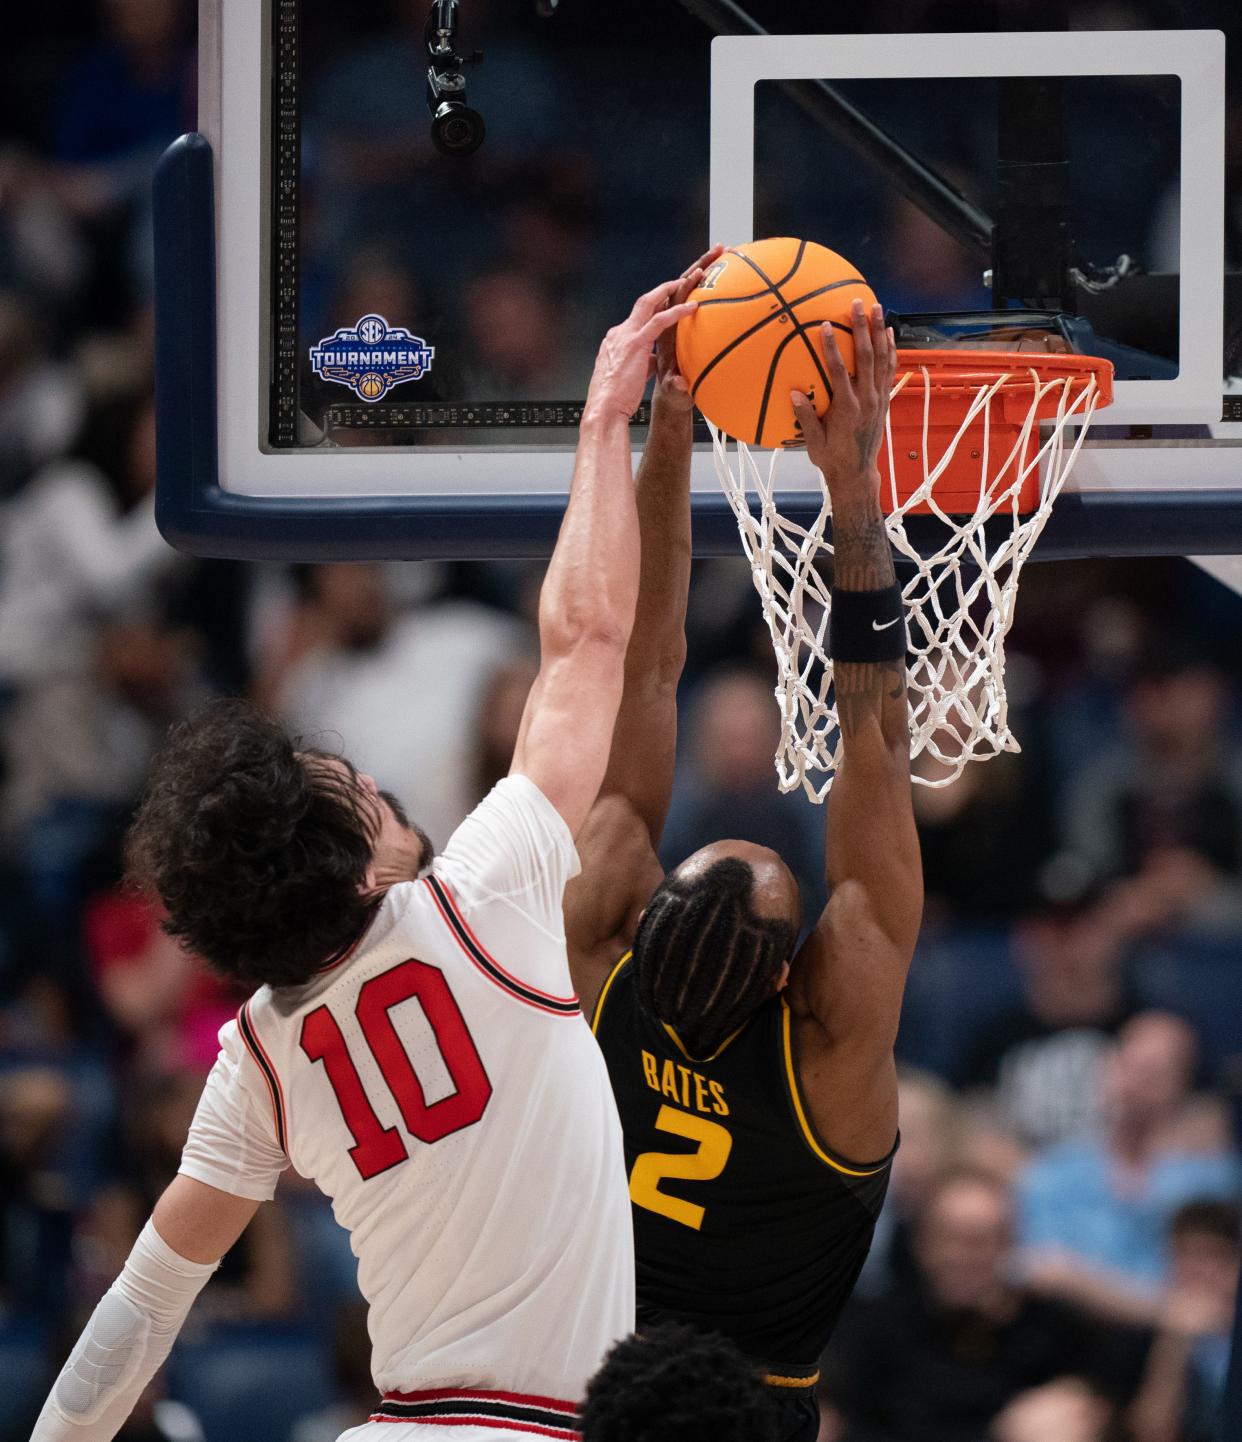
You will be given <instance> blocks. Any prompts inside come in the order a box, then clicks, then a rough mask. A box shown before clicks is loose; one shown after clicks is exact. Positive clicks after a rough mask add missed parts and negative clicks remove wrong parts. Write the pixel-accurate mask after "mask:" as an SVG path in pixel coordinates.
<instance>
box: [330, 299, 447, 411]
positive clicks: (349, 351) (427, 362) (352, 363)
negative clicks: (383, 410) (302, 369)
mask: <svg viewBox="0 0 1242 1442" xmlns="http://www.w3.org/2000/svg"><path fill="white" fill-rule="evenodd" d="M435 354H436V351H435V347H434V346H430V345H428V344H427V342H426V341H425V340H423V338H422V336H421V335H411V334H410V332H409V331H408V330H405V329H404V328H403V327H401V326H399V325H391V326H390V325H389V324H388V322H387V321H386V320H385V319H384V317H383V316H382V315H364V316H363V317H362V319H361V320H360V321H359V322H358V324H357V325H356V326H353V327H352V328H351V327H348V326H346V327H343V328H342V329H341V330H338V331H337V333H336V334H335V335H331V336H329V337H328V338H327V339H326V340H321V341H320V342H319V344H318V345H316V346H312V347H311V353H310V359H311V365H312V366H313V367H314V371H315V374H316V375H317V376H322V378H323V379H324V380H326V381H332V382H333V383H334V384H336V385H339V386H348V387H349V388H350V390H351V391H353V392H354V394H355V395H356V396H358V397H360V398H361V399H362V400H364V401H378V400H382V399H383V397H384V396H386V395H387V394H388V392H389V391H390V390H392V388H393V386H399V385H404V384H405V382H406V381H416V380H418V379H419V378H420V377H422V376H424V375H426V374H427V372H428V371H429V370H430V369H431V362H432V361H433V360H434V358H435Z"/></svg>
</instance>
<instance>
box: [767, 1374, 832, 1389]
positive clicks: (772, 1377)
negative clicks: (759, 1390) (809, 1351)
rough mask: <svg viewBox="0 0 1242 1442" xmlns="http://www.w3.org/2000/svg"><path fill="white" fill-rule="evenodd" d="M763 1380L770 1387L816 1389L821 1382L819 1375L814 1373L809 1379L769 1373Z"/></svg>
mask: <svg viewBox="0 0 1242 1442" xmlns="http://www.w3.org/2000/svg"><path fill="white" fill-rule="evenodd" d="M763 1380H764V1382H765V1383H767V1385H768V1386H769V1387H814V1385H815V1384H816V1382H818V1381H819V1373H818V1372H817V1371H816V1372H812V1373H811V1375H810V1376H809V1377H780V1376H778V1375H777V1374H776V1373H774V1372H768V1373H767V1374H766V1375H765V1376H764V1379H763Z"/></svg>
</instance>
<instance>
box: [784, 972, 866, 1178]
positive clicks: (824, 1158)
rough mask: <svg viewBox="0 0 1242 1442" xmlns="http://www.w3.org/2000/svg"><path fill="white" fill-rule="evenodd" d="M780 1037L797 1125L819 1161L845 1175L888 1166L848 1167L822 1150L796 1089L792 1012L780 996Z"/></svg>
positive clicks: (849, 1175) (796, 1076)
mask: <svg viewBox="0 0 1242 1442" xmlns="http://www.w3.org/2000/svg"><path fill="white" fill-rule="evenodd" d="M781 1039H782V1042H783V1045H784V1051H785V1075H786V1077H787V1078H788V1080H789V1095H790V1096H791V1097H792V1098H793V1105H794V1111H795V1112H796V1113H797V1116H798V1125H799V1126H800V1127H801V1128H802V1135H803V1136H804V1137H805V1138H806V1143H807V1145H808V1146H809V1147H810V1149H811V1150H812V1151H813V1152H814V1153H815V1155H816V1156H817V1157H818V1158H819V1159H820V1161H821V1162H824V1163H826V1165H828V1166H830V1167H831V1168H832V1169H833V1171H834V1172H840V1173H841V1174H842V1175H843V1176H847V1177H874V1176H878V1175H879V1174H880V1172H882V1171H883V1170H884V1168H885V1167H887V1166H888V1164H889V1163H888V1159H887V1158H886V1159H885V1160H884V1161H882V1162H881V1163H880V1165H879V1166H878V1167H864V1168H857V1167H849V1166H846V1165H845V1163H844V1162H839V1161H837V1160H836V1158H835V1157H831V1156H829V1155H828V1153H827V1152H826V1151H825V1150H824V1147H823V1145H822V1144H821V1142H820V1140H819V1138H818V1137H817V1136H816V1135H815V1131H814V1129H813V1128H812V1126H811V1122H810V1118H809V1117H808V1116H807V1114H806V1111H805V1109H804V1108H803V1105H802V1095H801V1093H800V1092H799V1090H798V1072H797V1068H796V1067H795V1066H794V1059H793V1014H792V1013H791V1012H790V1010H789V1003H788V1002H787V1001H786V1000H785V998H784V997H781Z"/></svg>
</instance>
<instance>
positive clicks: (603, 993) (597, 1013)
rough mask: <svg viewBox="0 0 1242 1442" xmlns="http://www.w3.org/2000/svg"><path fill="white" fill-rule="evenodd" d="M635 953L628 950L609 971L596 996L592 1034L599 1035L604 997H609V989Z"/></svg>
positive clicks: (592, 1018) (592, 1015)
mask: <svg viewBox="0 0 1242 1442" xmlns="http://www.w3.org/2000/svg"><path fill="white" fill-rule="evenodd" d="M633 955H634V953H633V952H632V951H627V952H626V953H625V955H624V956H623V957H622V958H621V960H620V961H619V962H617V964H616V966H614V967H613V969H612V970H611V971H610V972H609V973H608V979H607V981H605V982H604V984H603V986H601V987H600V989H599V995H598V996H597V997H596V998H595V1010H594V1011H593V1012H592V1013H591V1035H592V1036H598V1035H599V1019H600V1017H601V1016H603V1014H604V999H605V998H606V997H607V995H608V993H609V991H610V990H611V988H612V984H613V982H614V981H616V979H617V976H618V975H619V973H620V971H621V968H622V967H623V966H624V965H625V963H626V962H627V961H629V959H630V957H631V956H633Z"/></svg>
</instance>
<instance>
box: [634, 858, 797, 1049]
mask: <svg viewBox="0 0 1242 1442" xmlns="http://www.w3.org/2000/svg"><path fill="white" fill-rule="evenodd" d="M754 885H755V876H754V872H753V871H752V870H751V868H750V866H749V865H748V864H747V863H746V862H744V861H740V860H738V859H737V858H736V857H725V858H724V859H722V860H720V861H717V862H715V863H714V864H713V865H712V866H709V867H708V868H707V870H706V871H704V872H703V873H702V875H701V876H696V877H695V878H694V879H693V880H683V879H682V878H681V877H679V876H677V875H673V876H669V877H666V878H665V880H664V881H663V882H661V883H660V886H659V887H658V888H657V890H656V892H655V894H654V895H653V896H652V898H651V900H650V901H649V902H648V903H647V909H646V911H644V912H643V917H642V920H641V921H640V922H639V924H638V931H637V933H636V934H635V937H634V980H635V984H636V986H637V989H638V996H639V1000H640V1001H641V1003H642V1005H643V1006H644V1007H645V1008H646V1010H647V1012H648V1013H649V1014H650V1015H652V1016H655V1017H657V1018H658V1019H659V1020H660V1021H662V1022H667V1024H668V1025H669V1026H671V1027H672V1028H673V1029H674V1030H675V1031H676V1032H677V1035H678V1037H679V1038H680V1039H681V1042H682V1045H683V1046H684V1047H685V1048H686V1050H687V1051H688V1052H689V1053H690V1055H691V1056H692V1057H701V1058H707V1057H709V1056H711V1055H712V1053H713V1052H715V1051H716V1050H717V1048H718V1047H720V1046H721V1045H723V1043H724V1042H725V1041H727V1040H728V1038H729V1037H730V1036H732V1035H733V1033H734V1032H735V1031H737V1030H738V1028H739V1027H741V1026H743V1025H744V1024H745V1022H746V1021H747V1019H748V1018H749V1016H750V1014H751V1013H752V1012H753V1011H754V1010H755V1008H756V1007H758V1006H759V1005H760V1004H761V1003H762V1002H764V1001H766V1000H767V999H768V998H769V997H770V996H772V995H774V994H775V991H776V986H777V982H778V979H779V977H780V973H781V968H782V967H783V966H784V964H785V963H786V962H787V961H788V960H789V957H790V954H791V953H792V951H793V945H794V941H795V940H796V936H795V933H794V929H793V927H792V926H791V925H790V924H789V922H787V921H781V920H779V919H777V918H764V917H760V916H756V915H755V913H754V911H753V910H752V907H751V896H752V893H753V891H754Z"/></svg>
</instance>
